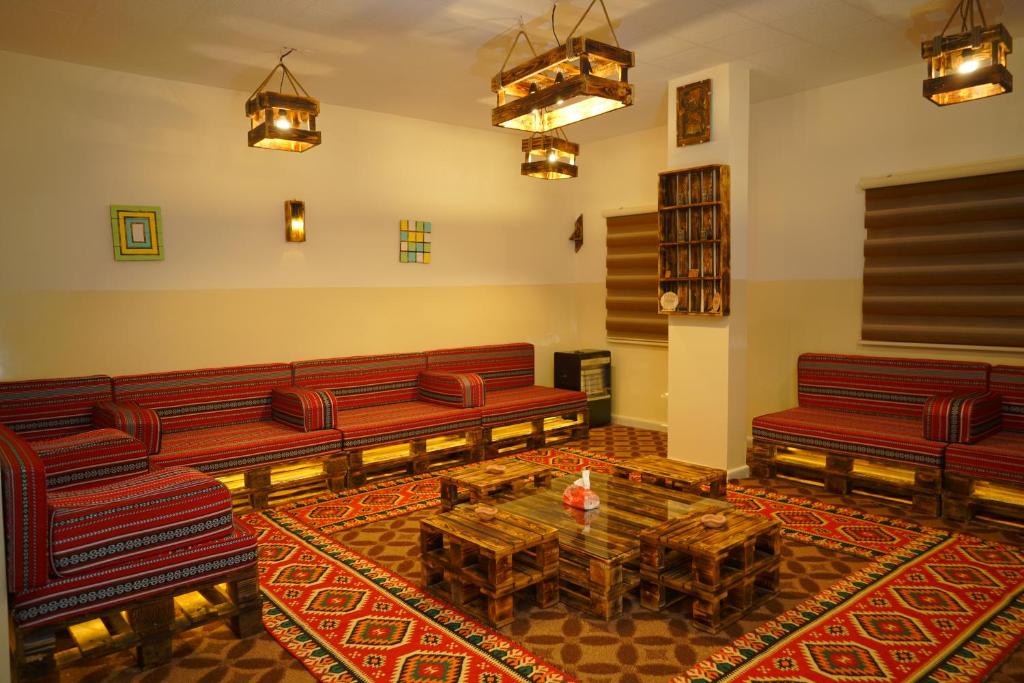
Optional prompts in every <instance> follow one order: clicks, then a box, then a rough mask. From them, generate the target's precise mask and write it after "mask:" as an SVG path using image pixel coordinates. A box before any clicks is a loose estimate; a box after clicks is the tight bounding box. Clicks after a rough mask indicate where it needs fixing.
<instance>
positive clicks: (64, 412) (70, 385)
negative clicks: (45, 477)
mask: <svg viewBox="0 0 1024 683" xmlns="http://www.w3.org/2000/svg"><path fill="white" fill-rule="evenodd" d="M112 397H113V394H112V393H111V390H110V378H109V377H107V376H105V375H90V376H88V377H65V378H61V379H40V380H28V381H24V382H0V424H5V425H7V426H8V427H10V429H11V430H12V431H14V432H17V433H18V434H21V435H22V436H23V437H25V438H26V439H28V440H29V441H35V440H36V439H54V438H57V437H60V436H67V435H68V434H77V433H78V432H84V431H86V430H87V429H92V406H93V404H94V403H98V402H99V401H109V400H110V399H111V398H112Z"/></svg>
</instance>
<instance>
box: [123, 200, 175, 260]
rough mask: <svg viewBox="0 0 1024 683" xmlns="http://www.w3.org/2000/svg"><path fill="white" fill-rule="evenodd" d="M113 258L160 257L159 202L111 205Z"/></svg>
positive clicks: (142, 258)
mask: <svg viewBox="0 0 1024 683" xmlns="http://www.w3.org/2000/svg"><path fill="white" fill-rule="evenodd" d="M110 228H111V232H112V233H113V236H114V258H115V259H116V260H118V261H163V259H164V233H163V227H162V226H161V223H160V207H159V206H124V205H119V204H112V205H111V206H110Z"/></svg>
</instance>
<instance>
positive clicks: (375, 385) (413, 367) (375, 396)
mask: <svg viewBox="0 0 1024 683" xmlns="http://www.w3.org/2000/svg"><path fill="white" fill-rule="evenodd" d="M426 369H427V359H426V357H425V356H424V355H423V354H422V353H392V354H388V355H385V356H350V357H348V358H321V359H319V360H305V361H298V362H295V363H292V373H293V379H294V381H295V384H296V385H297V386H300V387H304V388H306V389H326V390H328V391H331V392H333V393H334V395H335V397H336V398H337V401H336V403H337V406H338V410H350V409H352V408H362V407H365V406H378V405H385V404H387V403H401V402H403V401H415V400H416V396H417V391H418V390H417V378H418V377H419V374H420V373H421V372H423V371H424V370H426Z"/></svg>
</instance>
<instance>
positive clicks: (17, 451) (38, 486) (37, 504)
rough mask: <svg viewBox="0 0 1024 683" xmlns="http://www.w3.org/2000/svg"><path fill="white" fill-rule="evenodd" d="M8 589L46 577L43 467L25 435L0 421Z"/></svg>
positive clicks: (43, 580) (27, 585)
mask: <svg viewBox="0 0 1024 683" xmlns="http://www.w3.org/2000/svg"><path fill="white" fill-rule="evenodd" d="M0 478H2V483H3V504H4V539H5V544H6V548H7V590H9V591H11V592H12V593H19V592H21V591H24V590H28V589H30V588H37V587H39V586H42V585H43V584H45V583H46V578H47V549H46V543H47V535H46V470H45V469H44V468H43V463H42V461H41V460H40V459H39V456H37V455H36V454H35V451H33V450H32V447H31V446H29V444H28V442H27V441H25V439H23V438H21V437H20V436H18V435H17V434H15V433H14V432H12V431H11V430H10V429H8V428H7V427H5V426H3V425H0Z"/></svg>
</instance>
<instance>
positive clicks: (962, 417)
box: [924, 391, 1002, 443]
mask: <svg viewBox="0 0 1024 683" xmlns="http://www.w3.org/2000/svg"><path fill="white" fill-rule="evenodd" d="M1001 407H1002V400H1001V399H1000V397H999V394H997V393H995V392H992V391H971V392H964V393H953V392H951V393H948V394H941V395H939V396H932V397H930V398H929V399H928V400H927V401H925V404H924V438H926V439H929V440H931V441H944V442H946V443H974V442H975V441H978V440H979V439H982V438H984V437H986V436H988V435H989V434H994V433H995V432H998V431H999V428H1000V425H1001V424H1002V420H1001V419H1000V418H1001V412H1000V408H1001Z"/></svg>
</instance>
